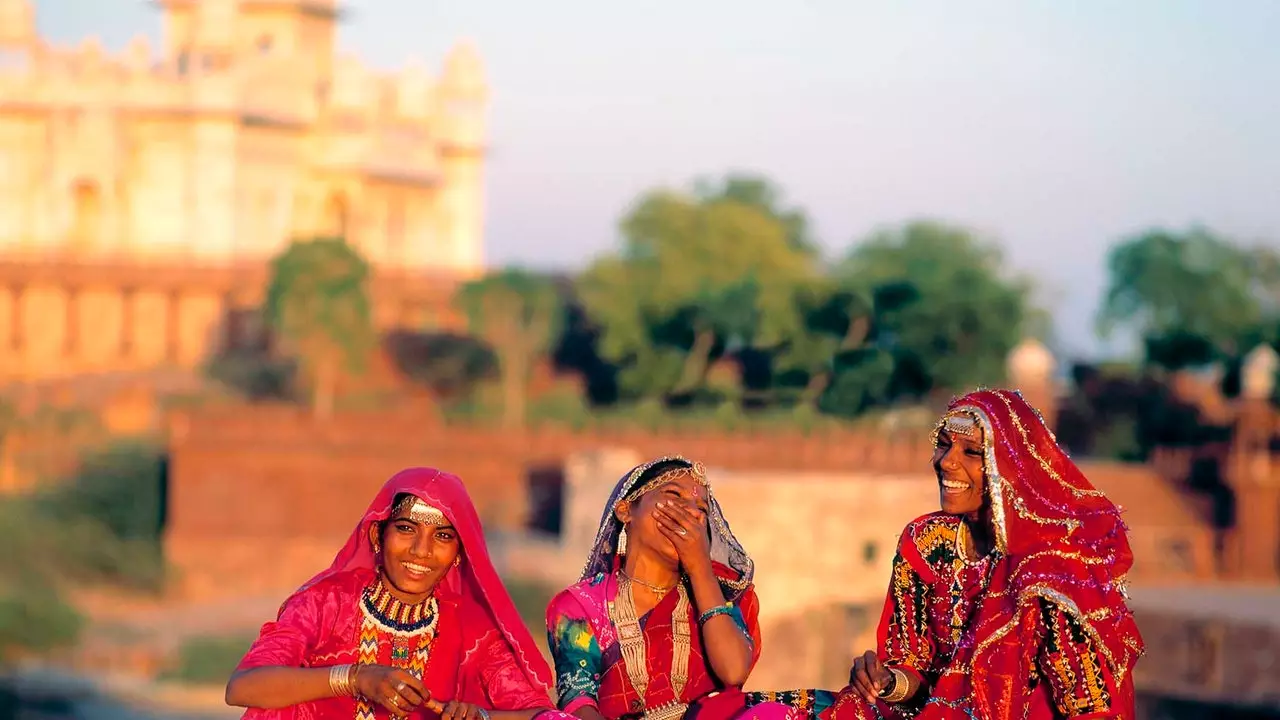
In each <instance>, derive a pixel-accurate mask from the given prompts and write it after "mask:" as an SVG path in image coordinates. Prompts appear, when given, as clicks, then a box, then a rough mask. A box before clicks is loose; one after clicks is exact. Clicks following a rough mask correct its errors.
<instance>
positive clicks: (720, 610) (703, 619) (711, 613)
mask: <svg viewBox="0 0 1280 720" xmlns="http://www.w3.org/2000/svg"><path fill="white" fill-rule="evenodd" d="M733 611H734V607H733V603H732V602H727V603H725V604H723V605H716V606H715V607H713V608H709V609H708V610H707V611H706V612H704V613H702V614H701V615H699V616H698V625H699V626H702V625H705V624H706V623H707V621H708V620H710V619H711V618H713V617H715V616H717V615H728V614H729V613H731V612H733Z"/></svg>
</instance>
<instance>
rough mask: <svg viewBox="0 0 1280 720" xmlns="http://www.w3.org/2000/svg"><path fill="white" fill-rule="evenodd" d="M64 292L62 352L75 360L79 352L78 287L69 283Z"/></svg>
mask: <svg viewBox="0 0 1280 720" xmlns="http://www.w3.org/2000/svg"><path fill="white" fill-rule="evenodd" d="M66 294H67V295H66V308H65V312H64V314H63V321H62V326H63V327H62V354H63V355H65V356H66V357H67V358H69V359H71V360H72V361H75V360H76V359H77V356H78V355H79V354H80V288H78V287H76V286H74V285H69V286H67V289H66Z"/></svg>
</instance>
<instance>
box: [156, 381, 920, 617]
mask: <svg viewBox="0 0 1280 720" xmlns="http://www.w3.org/2000/svg"><path fill="white" fill-rule="evenodd" d="M608 447H621V448H627V449H629V450H632V451H634V452H635V453H636V454H637V455H639V456H644V457H656V456H659V455H664V454H669V453H672V452H679V453H681V454H684V455H686V456H688V457H693V458H697V459H700V460H702V461H704V462H705V463H706V464H708V465H711V466H716V467H722V468H726V469H731V470H733V469H737V470H776V471H782V472H793V471H803V470H827V471H840V470H845V469H849V468H857V469H858V470H859V472H863V473H867V474H893V473H901V472H903V471H904V470H906V469H909V468H910V469H916V470H918V469H919V467H920V463H921V462H922V460H921V459H922V458H927V457H928V456H929V448H928V437H927V433H924V432H919V431H916V432H903V433H901V434H897V435H886V434H883V433H875V432H871V431H854V430H850V431H845V432H840V433H825V434H813V435H804V434H800V433H782V432H777V431H772V432H758V433H742V434H736V435H726V434H723V433H716V432H709V431H700V432H688V431H680V432H672V433H668V434H662V433H647V432H644V431H640V430H591V431H583V432H574V431H571V430H567V429H541V430H530V431H527V432H523V433H504V432H502V431H499V430H494V429H489V428H480V427H457V426H447V427H446V426H444V425H441V424H440V422H439V421H438V419H437V418H436V417H435V416H433V415H431V414H430V413H427V412H421V411H413V410H406V411H402V412H390V413H388V412H379V413H372V412H371V413H367V414H366V413H344V414H341V415H339V416H337V417H335V418H333V419H331V420H330V421H327V422H320V421H316V420H314V419H313V418H311V417H310V416H309V415H307V414H306V412H305V411H300V410H296V409H293V408H287V407H276V406H253V407H240V408H218V409H212V410H207V411H201V412H188V413H180V414H176V415H175V416H174V417H173V418H172V419H171V422H170V495H169V523H168V530H167V538H166V549H167V552H168V554H169V558H170V560H171V562H172V563H173V564H174V566H175V568H176V569H177V570H178V572H179V577H180V578H181V585H182V587H184V588H186V589H187V590H188V591H189V592H193V593H196V594H206V593H214V592H219V591H221V590H222V589H224V587H225V583H224V582H223V580H224V579H225V578H235V580H236V586H237V588H238V589H240V590H244V589H246V588H269V587H282V586H288V585H290V584H293V583H294V582H295V581H296V580H305V579H306V577H307V576H308V575H309V573H310V572H312V571H314V570H315V569H317V568H318V567H321V566H322V565H323V564H324V563H326V562H327V561H328V560H329V559H331V557H332V553H333V552H334V550H335V549H336V547H337V546H338V544H339V543H341V541H342V540H343V539H345V537H346V535H347V534H348V533H350V531H351V529H352V527H353V526H354V525H355V523H356V521H357V520H358V519H359V517H360V516H361V514H362V513H363V511H364V509H365V507H366V505H367V504H368V502H369V500H370V499H371V498H372V497H373V495H374V493H375V492H376V491H377V489H378V488H379V487H380V486H381V484H382V483H383V482H384V481H385V480H386V479H387V478H388V477H390V476H391V475H392V474H394V473H395V472H396V471H398V470H400V469H402V468H405V467H410V466H415V465H431V466H435V467H440V468H443V469H447V470H449V471H451V472H454V473H456V474H458V475H459V476H461V477H462V478H463V479H464V480H465V481H466V483H467V485H468V487H469V489H470V491H471V494H472V496H473V498H474V500H475V502H476V505H477V508H478V510H479V511H480V513H481V516H482V518H483V519H484V520H485V523H486V525H487V526H488V527H491V528H494V529H502V528H508V529H509V528H516V527H519V526H520V525H521V524H522V522H523V521H524V519H525V517H524V515H525V512H526V508H527V507H528V497H527V481H526V479H527V476H528V473H529V472H530V471H532V470H536V469H539V468H545V467H559V466H562V465H563V464H564V462H565V459H566V458H568V457H570V456H572V455H574V454H576V453H580V452H583V451H588V450H591V449H596V448H608ZM264 548H269V549H270V550H269V551H264ZM313 548H314V549H313Z"/></svg>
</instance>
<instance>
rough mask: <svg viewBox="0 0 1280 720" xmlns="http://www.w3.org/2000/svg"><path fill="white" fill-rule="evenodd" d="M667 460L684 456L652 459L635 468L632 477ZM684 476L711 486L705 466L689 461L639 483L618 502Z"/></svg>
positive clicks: (707, 486)
mask: <svg viewBox="0 0 1280 720" xmlns="http://www.w3.org/2000/svg"><path fill="white" fill-rule="evenodd" d="M667 460H684V458H661V459H659V460H654V461H653V462H651V463H648V464H646V465H644V466H642V467H640V468H637V471H636V472H635V473H634V474H633V477H639V476H640V475H641V474H642V473H644V471H645V470H647V469H649V468H650V467H653V466H654V465H657V464H658V463H660V462H663V461H667ZM685 462H689V461H687V460H685ZM686 476H687V477H691V478H693V481H694V482H696V483H697V484H699V485H701V486H703V487H705V488H710V487H711V483H710V482H708V481H707V468H706V466H705V465H703V464H702V463H700V462H690V463H689V465H688V466H683V465H682V466H680V467H675V468H672V469H670V470H668V471H666V472H664V473H662V474H661V475H659V476H658V477H656V478H654V479H652V480H650V481H649V482H647V483H645V484H644V485H641V486H640V487H638V488H636V489H635V490H632V491H631V492H630V493H627V495H626V497H624V498H622V500H620V501H619V502H631V501H634V500H635V499H636V498H638V497H640V496H641V495H644V494H645V493H647V492H649V491H650V490H653V489H654V488H656V487H660V486H662V485H666V484H667V483H669V482H672V481H673V480H676V479H677V478H681V477H686Z"/></svg>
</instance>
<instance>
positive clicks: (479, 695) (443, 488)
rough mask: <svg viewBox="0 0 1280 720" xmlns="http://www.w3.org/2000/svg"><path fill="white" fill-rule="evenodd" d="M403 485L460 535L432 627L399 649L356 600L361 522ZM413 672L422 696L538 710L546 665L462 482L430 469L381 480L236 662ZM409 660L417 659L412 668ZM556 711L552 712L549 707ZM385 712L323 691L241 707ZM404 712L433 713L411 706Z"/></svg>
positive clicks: (366, 564) (279, 715) (331, 713)
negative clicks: (315, 569)
mask: <svg viewBox="0 0 1280 720" xmlns="http://www.w3.org/2000/svg"><path fill="white" fill-rule="evenodd" d="M403 493H408V494H412V495H415V496H417V497H419V498H421V499H422V500H423V501H425V502H426V503H428V504H430V505H432V506H434V507H436V508H439V509H440V510H442V511H444V513H445V515H446V516H447V517H448V518H449V520H450V521H451V522H452V523H453V525H454V528H455V529H456V530H457V532H458V536H459V538H460V539H461V544H462V549H461V552H460V555H459V557H460V558H461V560H460V563H459V565H458V567H456V568H453V569H452V570H450V571H449V573H448V574H447V575H446V576H445V578H444V580H442V581H441V583H440V584H439V586H437V588H436V592H435V598H436V601H437V606H438V611H437V617H436V621H435V627H434V630H433V631H432V632H430V633H428V634H425V635H423V636H422V638H421V639H416V640H414V641H413V642H414V644H412V645H411V646H407V647H401V646H402V645H403V643H402V642H400V641H397V639H396V638H395V637H393V636H392V635H391V634H389V633H385V632H382V631H381V630H378V629H374V628H373V627H372V626H371V624H370V623H368V622H366V618H367V614H366V613H364V612H363V611H362V609H361V600H362V596H363V595H364V593H365V591H366V589H367V588H369V587H370V586H371V585H373V584H374V583H376V581H377V580H376V578H377V572H376V564H375V562H376V561H375V557H374V553H373V550H372V548H371V547H370V544H369V528H370V526H371V525H372V524H373V523H375V522H380V521H383V520H386V519H387V517H388V516H389V515H390V514H391V510H392V502H393V501H394V499H395V497H396V496H397V495H400V494H403ZM371 656H372V657H373V658H374V659H375V660H376V662H378V664H384V665H394V664H397V661H400V662H401V663H402V664H404V666H405V667H406V669H410V670H417V671H418V672H419V673H421V674H420V677H422V679H423V682H424V684H425V685H426V687H427V689H428V690H429V691H430V692H431V694H432V696H433V697H434V698H435V699H436V700H439V701H441V702H448V701H450V700H455V699H456V700H460V701H462V702H467V703H473V704H476V705H479V706H481V707H483V708H486V709H491V710H530V709H546V710H552V711H553V708H554V706H553V704H552V703H551V700H550V697H549V691H550V687H551V683H552V675H551V670H550V668H549V667H547V663H546V661H545V660H544V659H543V657H542V655H541V654H540V653H539V651H538V648H537V646H536V645H535V644H534V642H533V638H532V637H531V636H530V635H529V631H528V629H527V628H526V627H525V625H524V623H523V622H522V621H521V619H520V616H519V613H518V612H517V611H516V608H515V605H514V604H513V603H512V602H511V598H510V596H509V595H508V594H507V591H506V589H505V588H504V587H503V585H502V581H501V580H500V579H499V578H498V575H497V573H496V572H495V571H494V569H493V564H492V563H491V562H490V560H489V554H488V550H487V548H486V546H485V541H484V533H483V530H482V529H481V526H480V519H479V517H478V516H477V515H476V511H475V508H474V506H473V505H472V504H471V499H470V498H469V497H468V495H467V492H466V489H465V488H464V487H463V485H462V481H461V480H460V479H458V478H457V477H456V476H454V475H450V474H448V473H444V472H441V471H439V470H434V469H430V468H415V469H410V470H405V471H402V472H400V473H399V474H397V475H396V476H395V477H393V478H391V479H390V480H389V481H387V483H386V485H384V486H383V488H382V490H381V491H380V492H379V493H378V496H377V497H376V498H374V500H373V503H372V504H370V506H369V509H368V510H367V511H366V512H365V514H364V518H363V519H362V520H361V521H360V524H359V525H358V526H357V527H356V529H355V531H354V532H353V533H352V534H351V537H350V539H349V540H348V541H347V544H346V545H345V546H344V547H343V548H342V550H341V551H340V552H339V553H338V556H337V557H336V558H335V559H334V561H333V565H332V566H330V568H329V569H328V570H326V571H324V572H322V573H320V574H319V575H317V576H316V577H315V578H313V579H311V580H310V581H309V582H307V583H306V584H305V585H303V586H302V588H301V589H299V590H298V591H297V592H296V593H294V594H293V596H291V597H290V598H289V599H288V600H286V601H285V602H284V604H283V606H282V607H281V608H280V613H279V616H278V617H277V619H276V620H275V621H273V622H269V623H267V624H265V625H263V627H262V631H261V633H260V634H259V636H258V640H257V642H255V643H254V644H253V646H252V647H251V648H250V649H249V652H248V654H247V655H245V657H244V659H243V660H242V661H241V662H240V666H239V668H238V669H239V670H246V669H249V668H255V667H264V666H291V667H327V666H332V665H340V664H345V663H355V662H360V661H362V659H363V660H365V661H367V660H368V659H370V657H371ZM415 660H416V662H417V665H418V667H414V665H413V663H414V661H415ZM557 714H558V713H557ZM359 715H365V716H377V717H387V715H386V713H385V712H384V711H383V710H382V709H381V708H376V709H373V710H370V709H368V708H367V706H366V707H364V708H363V709H362V707H361V704H360V703H358V701H357V700H355V699H352V698H329V699H325V700H318V701H314V702H310V703H304V704H302V705H296V706H294V707H291V708H287V709H283V710H258V709H251V710H249V711H247V712H246V713H245V714H244V717H245V718H247V719H249V720H311V719H316V720H319V719H325V720H328V719H330V718H332V719H335V720H336V719H338V718H341V719H343V720H350V719H351V718H356V717H358V716H359ZM411 717H422V718H435V717H437V715H436V714H435V713H432V712H430V711H429V710H426V709H425V708H421V709H419V710H418V712H417V713H415V714H414V715H413V716H411Z"/></svg>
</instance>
